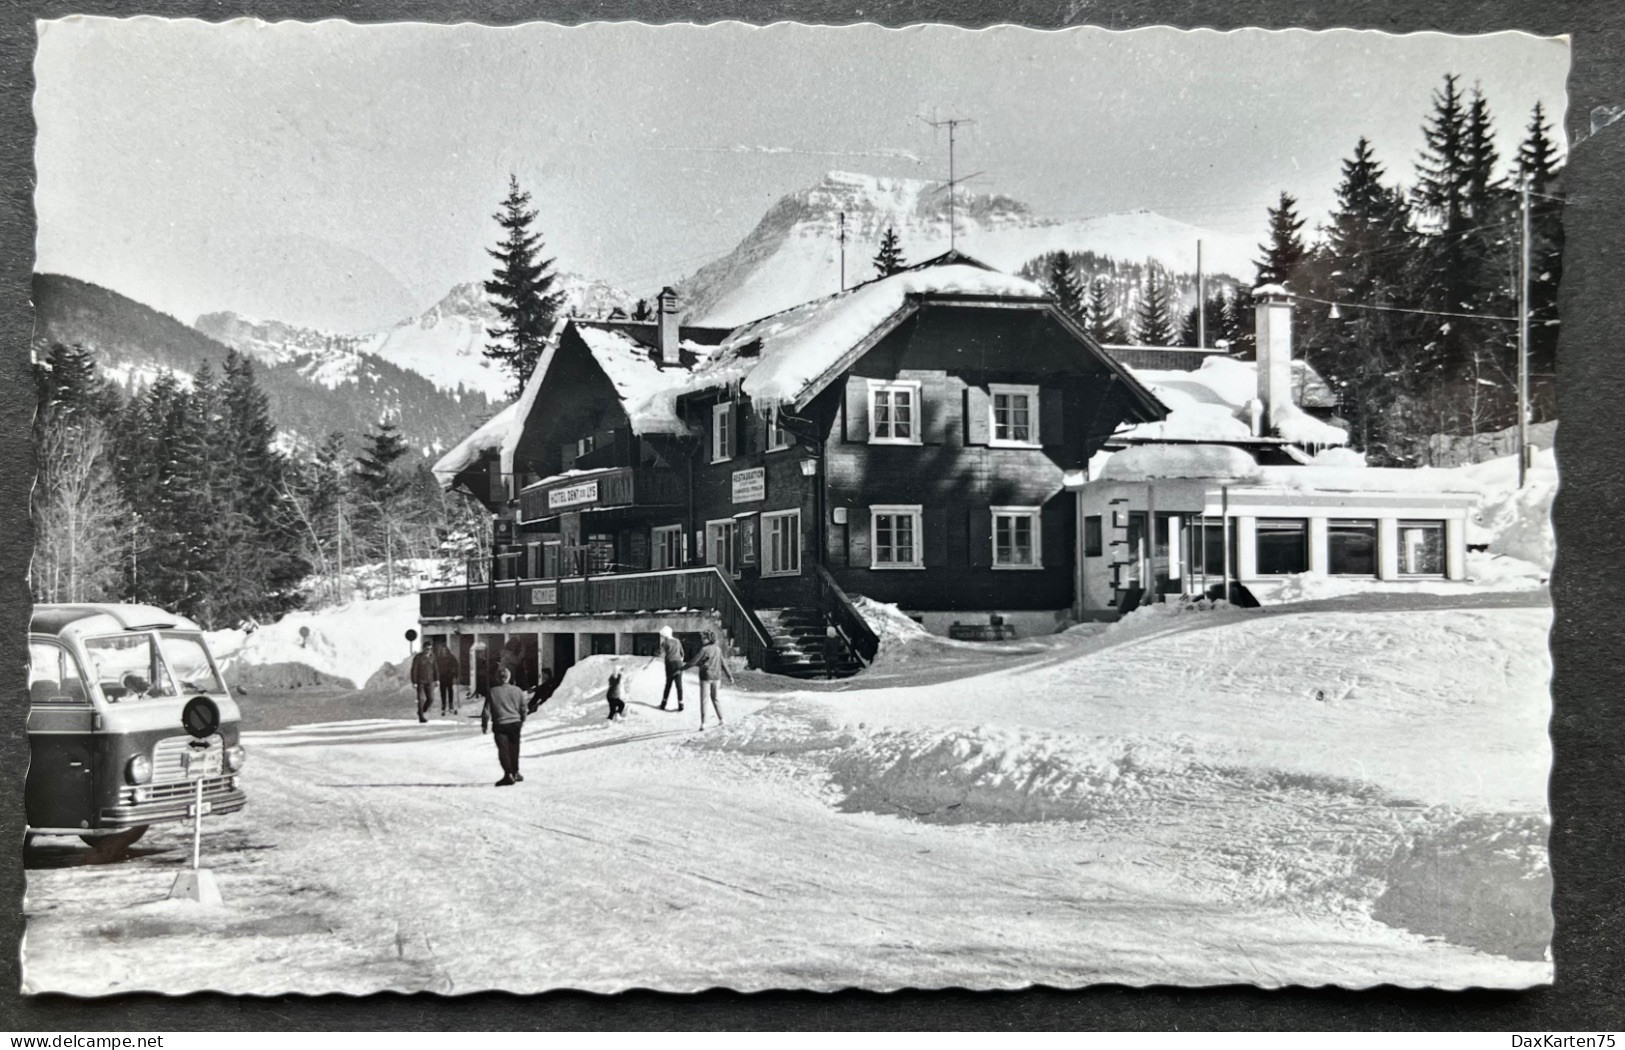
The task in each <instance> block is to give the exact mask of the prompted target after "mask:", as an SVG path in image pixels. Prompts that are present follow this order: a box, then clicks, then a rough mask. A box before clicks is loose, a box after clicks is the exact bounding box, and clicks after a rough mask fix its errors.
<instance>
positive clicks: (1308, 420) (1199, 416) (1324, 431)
mask: <svg viewBox="0 0 1625 1050" xmlns="http://www.w3.org/2000/svg"><path fill="white" fill-rule="evenodd" d="M1292 365H1293V372H1294V379H1295V380H1296V379H1297V378H1298V377H1299V376H1302V377H1303V378H1304V380H1305V384H1304V385H1306V386H1307V385H1308V377H1309V376H1310V375H1313V374H1314V370H1313V369H1311V368H1309V366H1308V365H1307V364H1306V363H1305V362H1302V361H1294V362H1292ZM1130 371H1132V372H1133V373H1134V375H1135V376H1136V377H1138V378H1139V379H1140V381H1141V382H1143V383H1145V384H1146V385H1147V386H1149V387H1150V388H1151V392H1152V393H1154V394H1156V395H1157V399H1158V400H1160V401H1161V402H1162V403H1163V404H1164V405H1167V406H1168V418H1166V419H1163V420H1160V421H1158V422H1155V423H1136V424H1133V425H1130V426H1126V427H1123V428H1121V429H1120V430H1118V431H1117V433H1116V435H1115V437H1116V438H1117V439H1118V440H1125V441H1135V442H1144V441H1211V442H1227V441H1257V440H1259V438H1258V436H1257V435H1256V434H1254V433H1253V429H1252V412H1251V402H1253V401H1255V400H1257V398H1258V364H1257V362H1255V361H1237V360H1235V359H1234V358H1229V357H1209V358H1207V359H1205V360H1204V361H1203V362H1202V366H1201V367H1200V368H1197V369H1195V370H1194V371H1190V372H1185V371H1177V370H1162V369H1149V368H1135V369H1130ZM1315 381H1316V382H1317V383H1322V381H1321V380H1320V377H1319V376H1315ZM1298 385H1299V384H1298V383H1296V382H1294V386H1295V387H1296V386H1298ZM1322 385H1324V384H1323V383H1322ZM1276 423H1277V431H1278V436H1279V438H1280V439H1281V440H1284V441H1289V442H1293V443H1295V444H1300V445H1344V444H1347V443H1348V432H1347V431H1345V430H1343V429H1342V428H1340V427H1334V426H1332V425H1331V424H1329V423H1323V422H1321V421H1320V420H1318V419H1316V418H1314V417H1313V416H1311V415H1309V414H1308V413H1306V412H1305V411H1303V409H1301V408H1299V407H1298V406H1297V405H1296V404H1288V405H1279V406H1277V407H1276Z"/></svg>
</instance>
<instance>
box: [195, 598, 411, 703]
mask: <svg viewBox="0 0 1625 1050" xmlns="http://www.w3.org/2000/svg"><path fill="white" fill-rule="evenodd" d="M417 625H418V599H417V596H416V595H412V594H406V595H401V596H399V597H395V598H380V599H375V600H370V601H357V602H351V603H350V604H348V605H340V606H335V607H333V608H331V609H323V610H320V611H317V612H292V613H289V614H288V615H286V616H284V617H283V618H282V619H280V620H278V621H277V622H276V623H273V624H269V625H267V626H264V627H260V628H258V629H256V630H254V631H253V632H250V633H246V634H245V633H244V632H242V631H237V630H232V631H213V632H210V633H209V636H208V637H209V647H210V649H211V650H213V651H214V654H215V657H216V659H217V660H219V661H220V662H221V663H222V664H223V665H224V666H223V668H222V670H223V673H224V674H225V675H226V678H227V681H228V682H230V683H232V684H234V685H242V686H247V687H249V688H250V689H253V688H286V687H290V686H304V685H342V686H348V687H350V688H352V689H360V688H362V687H364V686H366V685H367V683H368V682H369V681H371V680H372V679H373V678H374V677H375V676H376V675H378V674H379V673H380V672H382V671H384V670H385V668H386V667H394V668H396V671H395V672H392V673H391V674H390V675H389V677H395V676H396V675H398V673H399V670H398V669H399V665H400V664H402V663H404V662H405V661H406V660H407V659H408V658H409V657H410V655H411V652H412V650H414V649H415V648H416V645H415V644H412V643H408V642H407V640H406V631H407V630H409V629H416V628H417ZM302 628H309V633H308V635H301V633H300V631H301V629H302Z"/></svg>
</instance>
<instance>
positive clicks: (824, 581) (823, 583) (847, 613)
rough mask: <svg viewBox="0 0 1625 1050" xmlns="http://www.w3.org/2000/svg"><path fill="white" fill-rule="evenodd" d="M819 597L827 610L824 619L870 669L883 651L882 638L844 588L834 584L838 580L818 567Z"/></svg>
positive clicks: (820, 566)
mask: <svg viewBox="0 0 1625 1050" xmlns="http://www.w3.org/2000/svg"><path fill="white" fill-rule="evenodd" d="M817 568H818V583H819V587H818V593H819V598H820V601H821V604H822V605H823V608H824V615H826V616H828V617H829V619H830V623H832V624H833V625H834V626H835V629H836V630H837V631H839V632H840V634H841V637H842V638H843V639H845V641H846V645H847V648H848V649H851V650H852V654H853V655H854V656H856V657H857V658H858V660H859V661H860V662H861V663H862V664H863V666H865V667H868V666H869V664H870V663H871V662H872V661H873V660H874V658H875V653H877V652H879V651H880V636H879V635H877V634H875V631H874V628H873V627H870V626H869V621H868V620H865V619H864V618H863V614H862V613H860V612H858V607H857V606H856V605H853V604H852V599H851V598H849V597H847V594H846V592H845V591H843V590H841V585H840V584H838V583H836V582H835V577H834V576H832V575H830V571H829V570H828V569H826V568H825V567H824V566H823V565H819V566H818V567H817Z"/></svg>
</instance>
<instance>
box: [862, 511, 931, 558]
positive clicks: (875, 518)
mask: <svg viewBox="0 0 1625 1050" xmlns="http://www.w3.org/2000/svg"><path fill="white" fill-rule="evenodd" d="M885 515H891V516H894V517H902V516H904V515H908V516H909V517H911V518H913V519H914V524H913V534H914V559H913V560H912V561H908V562H900V561H886V562H883V561H881V560H880V544H879V543H878V542H877V541H876V534H877V533H878V532H879V527H880V519H881V517H882V516H885ZM869 568H871V569H923V568H925V515H924V513H923V508H922V507H921V505H920V504H918V503H913V504H882V505H879V506H873V507H870V508H869Z"/></svg>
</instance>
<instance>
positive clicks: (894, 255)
mask: <svg viewBox="0 0 1625 1050" xmlns="http://www.w3.org/2000/svg"><path fill="white" fill-rule="evenodd" d="M907 265H908V264H907V263H905V262H904V261H903V249H902V248H901V247H900V246H899V245H898V241H897V228H896V227H894V226H888V227H886V232H885V234H884V235H883V236H882V237H881V238H880V251H878V252H876V253H875V272H876V273H877V274H879V275H880V276H881V277H890V276H891V275H892V274H894V273H897V272H898V271H899V270H902V269H903V268H905V267H906V266H907Z"/></svg>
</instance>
